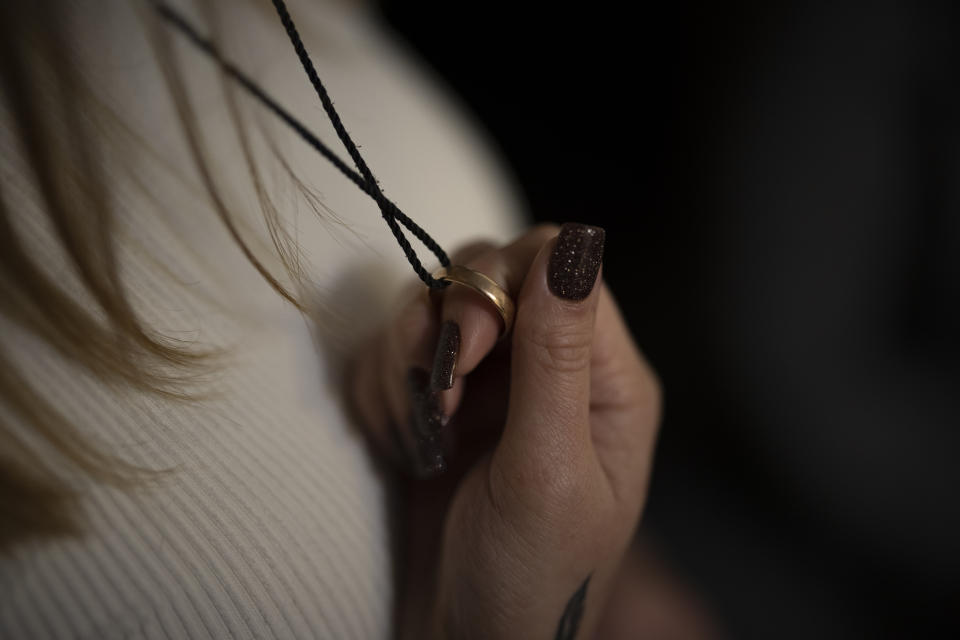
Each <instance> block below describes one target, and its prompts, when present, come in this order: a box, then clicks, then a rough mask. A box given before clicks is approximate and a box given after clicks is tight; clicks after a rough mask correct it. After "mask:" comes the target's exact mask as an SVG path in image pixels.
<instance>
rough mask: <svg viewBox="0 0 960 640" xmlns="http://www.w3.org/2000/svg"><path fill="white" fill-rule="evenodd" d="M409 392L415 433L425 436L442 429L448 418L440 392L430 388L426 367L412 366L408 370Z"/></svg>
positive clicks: (419, 436) (421, 436)
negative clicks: (445, 416) (441, 401)
mask: <svg viewBox="0 0 960 640" xmlns="http://www.w3.org/2000/svg"><path fill="white" fill-rule="evenodd" d="M407 392H408V394H409V397H410V413H411V414H412V417H413V429H414V435H415V436H416V437H417V438H423V437H424V436H427V435H430V434H433V433H437V432H438V431H440V429H441V428H442V427H443V425H444V423H445V422H446V420H445V419H444V415H443V409H442V408H441V407H440V394H439V393H437V392H436V391H433V390H432V389H431V388H430V374H429V373H428V372H427V370H426V369H421V368H420V367H411V368H410V370H409V371H408V372H407Z"/></svg>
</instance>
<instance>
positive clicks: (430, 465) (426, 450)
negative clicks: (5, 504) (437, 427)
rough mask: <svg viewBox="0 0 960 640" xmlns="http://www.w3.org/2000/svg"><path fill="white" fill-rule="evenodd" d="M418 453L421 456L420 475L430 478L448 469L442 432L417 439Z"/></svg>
mask: <svg viewBox="0 0 960 640" xmlns="http://www.w3.org/2000/svg"><path fill="white" fill-rule="evenodd" d="M417 453H418V454H419V457H420V475H421V476H423V477H425V478H429V477H433V476H438V475H440V474H441V473H443V472H444V471H446V470H447V461H446V460H445V459H444V456H443V444H442V443H441V441H440V434H439V433H433V434H430V435H428V436H426V437H424V438H421V439H419V440H418V441H417Z"/></svg>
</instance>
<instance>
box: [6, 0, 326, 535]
mask: <svg viewBox="0 0 960 640" xmlns="http://www.w3.org/2000/svg"><path fill="white" fill-rule="evenodd" d="M58 4H59V3H58V2H56V1H55V0H33V1H32V2H28V3H20V2H16V3H10V2H6V3H0V83H2V88H3V89H2V90H3V97H2V100H3V107H4V108H5V111H6V117H7V121H8V125H9V128H10V130H11V131H13V132H14V133H15V135H16V142H17V145H18V147H19V150H20V155H21V156H22V158H23V159H24V163H25V165H26V167H27V169H28V171H26V172H24V174H23V179H24V180H29V181H30V182H32V186H33V188H34V191H35V192H36V193H37V194H39V199H40V210H41V211H42V214H43V215H44V216H45V217H46V218H47V221H48V222H49V226H50V228H51V229H52V230H53V232H54V235H55V238H56V241H57V243H58V245H59V248H60V249H61V250H62V252H63V255H64V256H65V257H66V258H67V260H68V263H69V265H70V269H71V270H72V271H73V272H74V274H75V275H76V278H77V280H78V281H79V282H80V283H81V285H82V288H83V292H82V294H83V296H84V298H85V299H87V300H89V301H92V302H93V308H90V307H88V306H84V305H81V304H80V303H78V302H77V300H76V299H75V296H73V295H71V294H70V292H67V291H65V290H64V289H63V288H62V285H61V284H60V283H58V282H57V281H54V280H53V279H52V278H51V277H50V276H49V275H48V274H47V273H46V272H45V271H44V269H43V268H42V265H38V264H36V263H35V261H34V260H33V259H32V257H31V255H30V254H29V252H28V251H27V249H26V247H25V245H24V243H23V242H22V239H21V238H20V237H19V236H18V233H17V230H16V228H15V224H14V213H15V212H14V211H13V210H12V209H11V198H10V194H9V193H8V189H9V187H10V186H12V185H8V184H0V314H2V317H3V319H4V320H5V321H7V322H10V323H12V324H13V325H16V326H17V327H18V328H19V329H21V330H23V331H26V332H28V333H29V334H32V335H33V336H34V337H36V338H37V339H39V340H41V341H43V342H44V343H45V344H47V345H49V346H50V347H51V348H52V349H53V350H54V351H55V352H56V353H57V354H58V355H59V356H60V357H62V358H63V359H65V360H67V361H69V362H71V363H72V364H74V365H76V366H77V367H80V368H82V369H83V370H85V371H87V372H89V373H90V374H92V375H93V376H95V377H96V378H97V379H98V380H100V381H102V382H104V383H105V384H109V385H118V386H121V387H127V388H132V389H136V390H139V391H142V392H146V393H150V394H155V395H159V396H163V397H165V398H169V399H173V400H182V399H186V398H188V397H189V396H190V393H189V391H188V390H187V386H186V385H185V381H188V380H190V379H192V376H193V375H194V374H195V373H196V372H197V371H198V370H199V369H201V368H203V367H204V366H205V364H206V363H207V362H208V360H209V357H210V353H208V352H204V351H202V350H198V349H196V348H195V347H190V346H188V345H186V344H184V343H181V342H178V341H176V340H172V339H170V338H167V337H164V336H162V335H160V334H158V333H157V332H155V331H153V330H152V329H151V328H150V327H148V326H145V324H144V322H143V321H142V320H141V319H140V318H139V317H138V314H137V313H136V311H135V310H134V308H133V307H132V306H131V304H130V301H129V300H128V298H127V296H126V294H125V291H124V285H123V282H122V281H121V278H120V273H119V269H118V261H117V247H116V244H115V242H116V240H115V237H114V234H113V229H114V220H115V212H114V211H113V209H112V206H113V205H112V203H111V199H110V197H109V196H110V191H109V188H108V183H107V181H106V180H105V176H104V174H103V171H102V169H101V165H100V163H99V161H98V156H99V154H100V153H101V152H102V151H103V150H102V149H101V147H102V146H103V144H104V143H103V140H101V138H100V137H99V136H98V135H97V131H96V130H95V128H94V127H93V125H92V123H91V121H90V119H89V112H87V113H84V109H83V108H82V105H83V104H86V103H89V102H90V101H91V100H92V99H93V96H92V94H91V92H90V91H89V88H88V87H86V86H84V85H83V82H82V81H81V77H82V76H81V74H80V73H79V72H78V69H76V68H75V66H74V62H73V61H74V60H75V56H74V55H72V53H71V41H70V39H69V38H68V37H67V33H66V30H65V28H64V25H63V24H62V23H61V22H60V20H59V18H60V11H59V10H58V9H59V8H60V7H58ZM207 11H208V16H209V11H210V9H209V7H207ZM142 22H143V25H144V30H145V36H146V37H149V38H150V39H151V41H152V43H153V45H154V50H155V51H156V54H157V55H156V57H157V61H158V63H159V66H160V68H161V70H162V72H163V75H164V78H165V80H166V83H167V86H168V88H169V91H170V95H171V96H172V98H173V103H174V105H175V107H176V110H177V114H178V116H179V120H180V123H181V125H182V128H183V131H184V133H185V136H186V140H187V142H188V146H189V149H190V152H191V154H192V156H193V159H194V163H195V167H196V170H197V173H198V175H199V177H200V179H201V182H202V184H203V186H204V187H205V191H206V194H207V196H208V198H209V200H210V203H211V204H212V206H213V209H214V210H215V211H216V213H217V215H218V216H219V218H220V220H221V221H222V222H223V224H224V226H225V228H226V230H227V232H228V233H229V234H230V235H231V236H232V238H233V239H234V240H235V241H236V243H237V244H238V245H239V246H240V248H241V250H242V251H243V252H244V254H245V255H246V257H247V258H248V259H249V260H250V262H251V263H252V264H253V265H254V266H255V267H256V268H257V270H258V271H259V272H260V274H261V275H262V276H263V277H264V279H265V280H266V281H267V282H268V283H269V284H270V285H271V286H272V287H273V288H274V289H275V290H276V291H277V293H278V294H279V295H281V296H282V297H284V298H285V299H287V300H288V301H289V302H291V303H292V304H293V305H295V306H297V307H298V308H301V310H302V307H301V306H300V304H299V302H298V301H297V298H296V297H295V295H293V293H291V291H289V290H288V288H287V287H285V286H284V285H283V284H282V283H281V282H280V281H279V280H278V279H277V278H276V277H274V276H273V275H272V274H271V273H270V272H269V270H268V269H267V268H266V267H265V266H264V265H263V264H262V263H261V261H260V260H258V259H257V257H256V256H255V255H254V252H253V251H252V250H251V249H250V248H249V247H248V245H247V243H246V242H245V241H244V239H243V238H242V237H241V235H240V233H239V231H238V229H237V225H236V224H235V222H234V220H233V217H232V216H231V212H230V210H229V209H228V207H227V206H226V204H225V200H224V198H223V197H222V196H221V193H220V190H219V189H218V187H217V184H216V181H215V179H214V177H213V172H212V171H211V170H210V165H209V163H208V162H207V160H206V151H205V149H204V147H203V145H202V143H201V138H200V136H199V135H198V131H197V120H196V118H195V116H194V113H193V111H192V108H191V105H190V102H189V100H188V99H187V93H186V89H185V87H184V84H183V82H182V77H181V74H180V73H179V72H178V68H177V63H176V59H175V56H174V55H173V54H172V52H171V51H170V43H169V34H167V33H166V32H165V31H164V30H163V28H162V26H161V25H159V24H158V21H157V20H156V18H155V17H154V16H153V15H151V14H150V12H149V11H145V12H144V15H143V20H142ZM208 22H212V21H210V20H208ZM227 95H228V96H229V92H227ZM227 103H228V105H227V106H228V109H229V112H230V115H231V117H232V118H233V119H234V122H235V124H236V125H237V131H238V135H239V139H240V142H241V147H242V149H243V152H244V156H245V160H246V164H247V167H248V169H249V172H250V175H251V178H252V180H253V184H254V185H255V187H256V189H257V194H258V197H259V200H260V204H261V207H262V210H263V212H264V218H265V220H266V224H267V228H268V230H269V235H270V238H271V240H272V242H273V246H274V248H275V249H276V253H277V254H278V256H279V258H280V261H281V262H282V264H283V265H284V266H285V267H287V269H288V271H289V272H290V273H291V274H294V276H296V275H297V274H298V272H299V266H298V264H299V263H298V258H297V256H296V246H295V243H292V242H291V241H290V239H289V237H288V236H287V234H286V233H285V232H284V230H283V228H282V226H281V225H280V223H279V220H278V219H277V216H276V210H275V209H274V208H273V206H272V205H271V203H270V200H269V198H268V197H267V194H266V192H265V190H264V188H263V187H262V185H261V181H260V180H259V176H258V174H257V169H256V167H255V165H254V163H253V161H252V155H251V151H250V146H249V141H248V140H247V137H246V134H245V132H244V130H243V127H242V126H240V124H241V123H240V121H239V115H238V113H237V107H236V104H235V103H234V102H233V101H232V99H228V100H227ZM281 166H283V167H284V168H286V169H287V170H289V168H288V167H287V165H286V164H285V163H282V162H281ZM297 184H298V186H299V187H301V188H305V187H303V186H302V183H300V182H299V181H298V182H297ZM311 202H313V201H311ZM0 408H2V409H3V411H2V412H0V550H3V549H5V548H9V547H10V546H11V545H13V544H15V543H17V542H18V541H19V540H22V539H24V538H27V537H37V536H50V535H64V534H72V533H76V532H78V531H79V530H80V523H79V521H78V518H77V513H76V510H75V509H74V508H73V507H74V505H75V504H76V498H77V495H76V493H75V490H74V489H73V488H71V486H69V485H68V484H67V483H66V482H65V481H64V480H62V479H61V478H62V477H63V476H62V474H61V473H58V471H60V470H63V469H64V468H69V469H71V470H74V471H78V472H80V473H82V474H85V475H86V476H89V477H91V478H93V479H95V480H97V481H101V482H109V483H113V484H117V485H120V486H124V485H127V484H129V483H130V482H131V480H135V479H136V478H137V477H140V476H142V473H141V472H140V471H139V470H138V469H136V468H133V467H131V466H130V465H126V464H124V463H123V462H122V461H120V460H118V459H116V458H114V457H112V456H111V455H109V454H107V453H105V452H103V451H100V450H98V448H97V447H96V446H94V445H93V444H91V443H90V442H88V441H87V440H86V439H84V438H83V437H82V436H81V435H80V434H79V433H78V431H77V430H76V428H75V427H74V426H73V425H71V422H70V420H69V419H68V417H67V416H64V415H63V414H62V413H61V412H60V411H58V410H57V408H56V407H54V406H52V405H51V404H50V403H49V402H47V401H46V400H44V398H43V395H42V394H40V393H38V390H37V389H36V388H34V387H33V386H32V385H31V383H30V382H28V380H27V378H26V376H25V375H23V373H22V372H20V371H18V370H17V368H16V366H15V364H14V362H13V361H12V359H11V358H10V356H9V354H8V353H6V352H5V351H4V349H3V347H2V346H0ZM14 424H20V425H25V426H27V427H28V431H29V435H30V437H29V438H25V437H23V435H22V431H23V430H22V429H21V430H20V432H19V435H18V431H17V430H16V429H14ZM36 441H39V442H41V443H43V445H44V447H43V450H44V451H47V450H52V451H55V452H56V457H55V458H51V457H50V456H49V455H46V454H41V453H40V450H39V449H38V447H36V446H35V442H36Z"/></svg>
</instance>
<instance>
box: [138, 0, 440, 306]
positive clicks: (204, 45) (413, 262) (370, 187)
mask: <svg viewBox="0 0 960 640" xmlns="http://www.w3.org/2000/svg"><path fill="white" fill-rule="evenodd" d="M151 1H153V0H151ZM153 5H154V7H155V8H156V10H157V13H158V14H159V15H160V17H162V18H163V19H165V20H166V21H167V22H169V23H170V24H171V25H173V26H174V27H176V28H177V29H179V30H180V32H181V33H183V35H185V36H186V37H187V39H188V40H189V41H190V42H191V43H192V44H194V45H195V46H196V47H197V48H198V49H200V50H201V51H203V52H204V53H206V54H207V55H209V56H210V57H211V58H213V59H214V60H216V61H217V63H218V64H219V65H220V67H221V68H222V69H223V72H224V73H225V74H227V76H228V77H230V78H232V79H233V80H235V81H236V82H237V83H238V84H239V85H240V86H241V87H243V88H244V89H246V90H247V92H248V93H250V94H251V95H252V96H253V97H255V98H256V99H258V100H259V101H260V102H262V103H263V105H264V106H265V107H267V108H268V109H269V110H270V111H272V112H273V113H274V114H276V115H277V116H278V117H279V118H280V119H281V120H283V121H284V122H285V123H286V124H288V125H289V126H290V127H291V128H292V129H293V130H294V131H295V132H296V133H297V134H298V135H299V136H300V137H301V138H303V140H304V141H305V142H306V143H307V144H309V145H310V146H311V147H313V148H314V149H316V150H317V151H318V152H319V153H320V155H322V156H323V157H324V158H326V159H327V160H329V161H330V162H331V163H333V165H334V166H335V167H336V168H337V169H339V170H340V172H341V173H343V174H344V175H345V176H347V177H348V178H350V180H351V181H352V182H353V183H354V184H356V185H357V186H358V187H360V189H361V190H362V191H363V192H364V193H366V194H367V195H369V196H370V197H371V198H373V199H374V201H375V202H376V203H377V206H378V207H379V208H380V213H381V215H382V216H383V219H384V220H385V221H386V222H387V225H388V226H389V227H390V231H392V232H393V236H394V238H396V240H397V244H399V245H400V248H401V249H403V253H404V255H406V257H407V261H408V262H409V263H410V266H412V267H413V270H414V271H415V272H416V273H417V276H419V278H420V279H421V280H423V282H424V284H426V285H427V286H428V287H430V288H431V289H442V288H443V287H446V286H447V285H448V284H449V282H447V281H446V280H438V279H437V278H434V277H433V276H431V275H430V272H428V271H427V270H426V269H425V268H424V266H423V264H422V263H421V262H420V258H419V257H417V253H416V251H414V249H413V247H412V246H411V245H410V241H409V240H407V238H406V236H405V235H404V234H403V230H402V229H401V228H400V225H401V224H402V225H403V226H404V227H406V228H407V229H408V230H409V231H410V233H412V234H413V235H414V237H415V238H417V240H419V241H420V242H422V243H423V245H424V246H425V247H427V248H428V249H429V250H430V251H431V252H433V254H434V255H435V256H436V257H437V259H438V260H439V261H440V264H442V265H443V266H444V267H448V266H450V258H448V257H447V254H446V253H445V252H444V250H443V249H442V248H441V247H440V245H439V244H437V242H436V241H435V240H434V239H433V238H431V237H430V235H429V234H428V233H427V232H426V231H424V230H423V229H422V228H421V227H420V226H419V225H418V224H417V223H416V222H414V221H413V220H411V219H410V217H409V216H407V215H406V214H405V213H403V211H401V210H400V208H399V207H397V205H395V204H394V203H393V202H392V201H390V200H389V199H388V198H387V197H386V196H385V195H384V194H383V192H382V191H381V190H380V186H379V184H378V183H377V180H376V178H375V177H374V176H373V173H372V172H371V171H370V168H369V167H368V166H367V163H366V162H364V160H363V157H362V156H361V155H360V151H359V149H357V146H356V144H354V142H353V139H352V138H350V134H348V133H347V130H346V128H345V127H344V126H343V122H342V121H341V120H340V115H339V114H338V113H337V111H336V109H334V107H333V102H332V101H331V100H330V96H329V94H327V90H326V88H325V87H324V86H323V83H322V82H321V81H320V77H319V76H318V75H317V71H316V69H315V68H314V66H313V62H312V61H311V60H310V56H309V54H308V53H307V50H306V48H305V47H304V46H303V41H302V40H301V39H300V35H299V33H298V32H297V29H296V27H295V26H294V24H293V20H292V19H291V18H290V13H289V12H288V11H287V7H286V5H285V4H284V3H283V0H273V5H274V7H276V10H277V14H278V15H279V16H280V21H281V22H282V23H283V26H284V28H285V29H286V31H287V35H288V36H289V37H290V42H291V43H292V44H293V47H294V49H295V50H296V52H297V56H298V57H299V58H300V62H301V64H302V65H303V68H304V71H306V72H307V77H309V78H310V82H311V84H313V87H314V89H315V90H316V92H317V95H318V96H319V97H320V102H321V103H322V104H323V109H324V111H326V113H327V115H328V116H329V118H330V121H331V122H332V123H333V128H334V130H335V131H336V132H337V136H338V137H339V138H340V141H341V142H342V143H343V146H344V147H346V149H347V153H349V154H350V158H351V159H352V160H353V162H354V164H355V165H356V167H357V169H359V171H360V173H357V171H355V170H354V169H352V168H351V167H350V166H349V165H347V163H345V162H344V161H343V160H341V159H340V158H339V157H338V156H337V154H335V153H334V152H333V151H332V150H331V149H330V148H329V147H327V146H326V145H325V144H324V143H323V142H321V141H320V139H319V138H317V136H315V135H314V134H313V133H311V132H310V131H309V130H308V129H307V128H306V127H305V126H304V125H303V124H302V123H301V122H300V121H298V120H297V119H296V118H294V117H293V116H292V115H291V114H290V113H289V112H288V111H287V110H286V109H284V108H283V107H282V106H280V104H278V103H277V101H276V100H274V99H273V98H271V97H270V96H269V95H267V94H266V92H264V90H263V89H261V88H260V87H259V86H258V85H257V84H256V83H255V82H254V81H253V80H251V79H250V78H249V77H248V76H247V75H246V74H245V73H243V72H242V71H240V69H238V68H237V67H235V66H234V65H233V64H231V63H230V62H229V61H227V60H225V59H224V58H223V57H222V56H221V55H220V52H219V51H218V50H217V48H216V47H215V46H214V44H213V43H212V42H211V41H210V40H208V39H206V38H204V37H203V36H201V35H200V33H199V32H197V30H196V29H194V28H193V27H192V26H191V25H190V23H188V22H187V21H186V20H185V19H184V18H183V16H181V15H180V14H178V13H177V12H176V11H174V10H173V9H171V8H170V7H168V6H167V5H165V4H163V3H162V2H156V1H153Z"/></svg>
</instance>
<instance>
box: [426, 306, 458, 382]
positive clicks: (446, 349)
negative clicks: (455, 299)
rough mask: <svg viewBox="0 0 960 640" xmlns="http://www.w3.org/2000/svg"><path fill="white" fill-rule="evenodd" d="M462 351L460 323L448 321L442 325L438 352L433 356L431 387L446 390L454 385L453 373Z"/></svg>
mask: <svg viewBox="0 0 960 640" xmlns="http://www.w3.org/2000/svg"><path fill="white" fill-rule="evenodd" d="M459 353H460V325H458V324H457V323H456V322H451V321H449V320H448V321H447V322H444V323H443V326H442V327H440V339H439V340H438V341H437V352H436V353H435V354H434V356H433V373H432V374H431V376H430V388H431V389H433V390H434V391H444V390H446V389H450V388H451V387H453V374H454V372H455V371H456V369H457V355H458V354H459Z"/></svg>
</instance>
